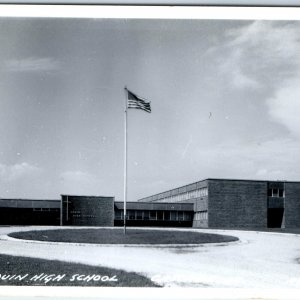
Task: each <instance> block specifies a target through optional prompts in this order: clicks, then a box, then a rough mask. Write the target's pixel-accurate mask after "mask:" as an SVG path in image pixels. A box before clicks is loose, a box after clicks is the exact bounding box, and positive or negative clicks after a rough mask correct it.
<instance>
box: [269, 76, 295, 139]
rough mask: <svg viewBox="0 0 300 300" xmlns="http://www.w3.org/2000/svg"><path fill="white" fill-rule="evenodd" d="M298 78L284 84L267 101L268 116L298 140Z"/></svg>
mask: <svg viewBox="0 0 300 300" xmlns="http://www.w3.org/2000/svg"><path fill="white" fill-rule="evenodd" d="M299 81H300V76H299V78H297V79H295V80H291V81H288V82H286V84H284V86H283V87H281V88H280V89H279V90H278V91H277V92H276V94H275V95H274V97H272V98H270V99H268V101H267V104H268V107H269V114H270V116H271V117H272V118H273V119H274V120H275V121H277V122H279V123H281V124H282V125H284V126H285V127H286V128H287V129H288V130H289V131H290V132H291V133H292V134H293V135H294V136H295V137H297V138H299V139H300V117H299V116H300V86H299Z"/></svg>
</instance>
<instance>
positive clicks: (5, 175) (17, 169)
mask: <svg viewBox="0 0 300 300" xmlns="http://www.w3.org/2000/svg"><path fill="white" fill-rule="evenodd" d="M40 171H41V169H40V168H37V167H35V166H33V165H30V164H29V163H27V162H22V163H20V164H15V165H5V164H0V180H1V181H5V182H12V181H16V180H19V179H23V178H27V177H29V176H33V175H37V174H39V173H40Z"/></svg>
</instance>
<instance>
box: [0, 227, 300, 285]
mask: <svg viewBox="0 0 300 300" xmlns="http://www.w3.org/2000/svg"><path fill="white" fill-rule="evenodd" d="M47 228H48V227H47ZM49 228H51V227H49ZM33 229H37V230H38V229H46V227H1V228H0V236H1V237H0V239H1V240H0V253H2V254H10V255H18V256H28V257H37V258H44V259H56V260H61V261H69V262H78V263H83V264H87V265H101V266H106V267H112V268H118V269H123V270H126V271H134V272H138V273H141V274H144V275H146V276H147V277H149V278H152V279H153V280H154V281H156V282H158V283H160V284H164V285H165V286H177V287H181V286H185V287H213V288H260V289H272V288H300V264H299V263H300V235H295V234H281V233H263V232H248V231H233V230H228V231H224V230H201V229H197V231H203V232H209V233H221V234H228V235H233V236H237V237H238V238H239V239H240V241H239V242H233V243H229V244H220V245H209V244H208V245H205V246H199V247H182V246H180V247H151V246H150V247H149V246H147V247H141V246H122V245H119V246H118V245H106V246H102V245H88V244H66V243H63V244H60V243H58V244H55V243H46V242H28V241H27V242H25V241H21V240H19V241H16V240H10V239H8V240H7V238H6V236H5V235H6V234H7V233H9V232H13V231H21V230H33ZM77 229H78V227H77ZM170 230H172V229H170ZM176 230H178V229H176ZM184 230H193V229H184ZM45 272H46V270H45Z"/></svg>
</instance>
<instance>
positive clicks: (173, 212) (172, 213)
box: [170, 211, 177, 221]
mask: <svg viewBox="0 0 300 300" xmlns="http://www.w3.org/2000/svg"><path fill="white" fill-rule="evenodd" d="M170 220H171V221H176V220H177V211H171V213H170Z"/></svg>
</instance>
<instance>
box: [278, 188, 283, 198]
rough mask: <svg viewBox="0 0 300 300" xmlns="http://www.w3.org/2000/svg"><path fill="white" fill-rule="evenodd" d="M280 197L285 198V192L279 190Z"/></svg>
mask: <svg viewBox="0 0 300 300" xmlns="http://www.w3.org/2000/svg"><path fill="white" fill-rule="evenodd" d="M279 197H284V190H283V189H279Z"/></svg>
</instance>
